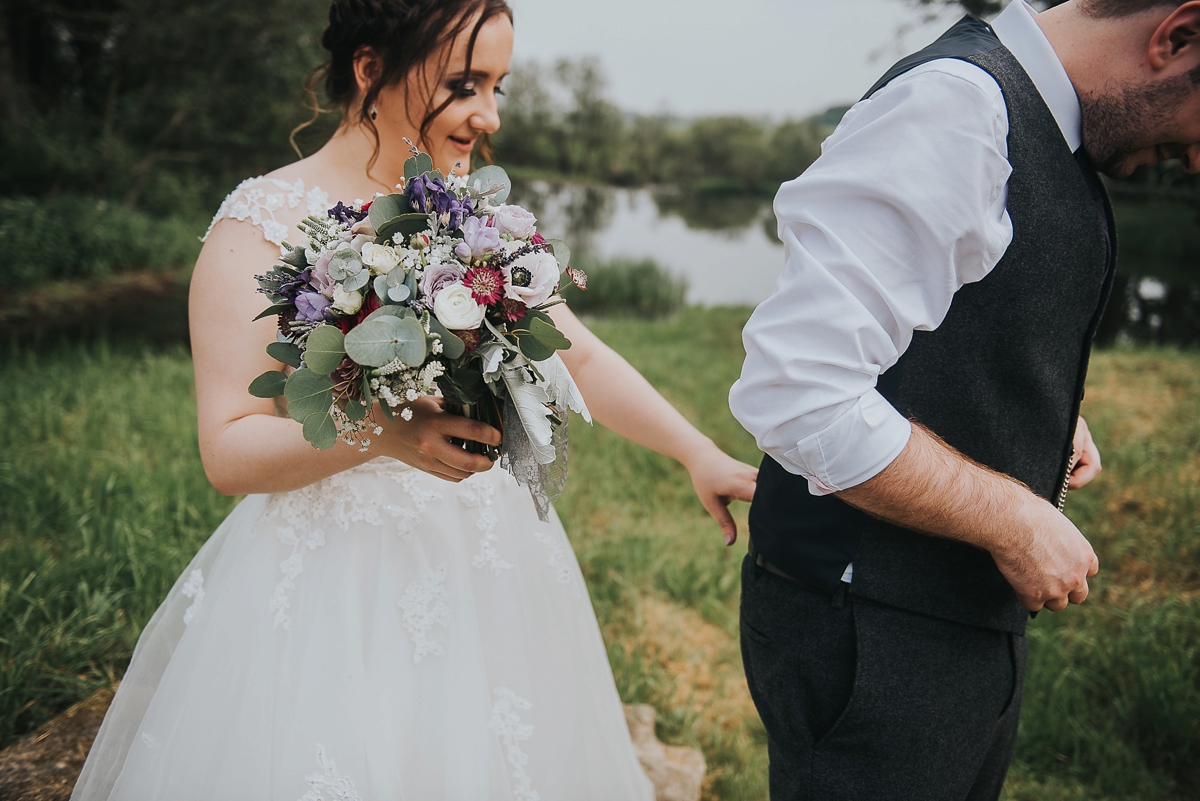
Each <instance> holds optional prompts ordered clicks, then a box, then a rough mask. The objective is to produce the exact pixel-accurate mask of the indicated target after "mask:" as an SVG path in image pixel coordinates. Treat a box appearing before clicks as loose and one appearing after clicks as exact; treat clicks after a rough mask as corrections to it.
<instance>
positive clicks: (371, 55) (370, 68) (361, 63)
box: [354, 45, 382, 97]
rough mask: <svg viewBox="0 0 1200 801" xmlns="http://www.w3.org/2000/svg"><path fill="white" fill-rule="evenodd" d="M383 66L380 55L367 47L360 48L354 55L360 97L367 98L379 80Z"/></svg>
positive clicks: (355, 77)
mask: <svg viewBox="0 0 1200 801" xmlns="http://www.w3.org/2000/svg"><path fill="white" fill-rule="evenodd" d="M381 68H382V64H380V61H379V55H378V54H377V53H376V52H375V51H374V50H373V49H371V48H370V47H367V46H366V45H364V46H362V47H360V48H358V52H356V53H355V54H354V81H355V82H356V83H357V84H358V95H359V97H364V96H366V94H367V92H369V91H371V87H373V86H374V85H375V82H376V81H377V80H379V73H380V70H381Z"/></svg>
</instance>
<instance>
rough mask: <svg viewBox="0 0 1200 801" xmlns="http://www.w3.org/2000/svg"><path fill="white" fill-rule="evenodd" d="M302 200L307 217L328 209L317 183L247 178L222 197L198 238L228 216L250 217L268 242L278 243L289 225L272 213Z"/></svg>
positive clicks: (294, 206)
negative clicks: (307, 183)
mask: <svg viewBox="0 0 1200 801" xmlns="http://www.w3.org/2000/svg"><path fill="white" fill-rule="evenodd" d="M271 189H275V190H278V191H270V190H271ZM301 203H303V204H305V215H306V216H307V215H310V214H315V215H318V216H320V215H323V214H325V213H326V212H327V211H329V206H330V203H329V193H327V192H324V191H322V190H321V188H320V187H316V186H314V187H313V188H312V189H307V188H306V187H305V186H304V181H302V180H299V179H297V181H296V182H295V183H288V182H287V181H281V180H279V179H278V178H263V177H262V176H259V177H258V178H247V179H246V180H245V181H242V182H241V183H240V184H238V186H237V188H236V189H234V190H233V191H232V192H230V193H229V196H228V197H226V198H225V201H224V202H223V203H222V204H221V208H219V209H217V214H216V216H215V217H213V220H212V222H211V223H210V224H209V226H208V230H207V231H205V232H204V236H203V237H201V238H202V239H208V235H209V234H210V233H212V229H213V228H214V227H215V226H216V224H217V223H219V222H220V221H221V220H223V219H225V218H226V217H228V218H230V219H234V220H238V221H243V220H249V221H250V222H251V223H252V224H253V225H257V226H258V227H259V228H261V229H262V232H263V236H264V237H265V238H266V240H267V241H268V242H273V243H274V244H276V245H280V244H282V243H283V240H284V239H286V238H287V235H288V227H287V226H286V225H284V224H283V223H281V222H279V221H278V220H276V219H275V212H277V211H279V210H280V209H284V208H287V209H294V208H296V207H297V206H299V205H300V204H301Z"/></svg>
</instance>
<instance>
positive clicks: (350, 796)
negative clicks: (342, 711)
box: [300, 745, 362, 801]
mask: <svg viewBox="0 0 1200 801" xmlns="http://www.w3.org/2000/svg"><path fill="white" fill-rule="evenodd" d="M317 766H318V767H319V768H320V772H318V773H313V774H310V775H308V776H305V777H304V782H305V784H307V785H308V786H309V788H310V789H309V791H308V792H307V793H305V794H304V795H302V796H301V797H300V801H362V796H361V795H359V794H358V791H357V790H355V789H354V782H352V781H351V780H350V779H348V778H346V777H345V776H343V775H342V774H340V773H338V770H337V765H335V764H334V763H333V760H332V759H330V758H329V757H327V756H325V746H323V745H318V746H317ZM327 794H328V795H327Z"/></svg>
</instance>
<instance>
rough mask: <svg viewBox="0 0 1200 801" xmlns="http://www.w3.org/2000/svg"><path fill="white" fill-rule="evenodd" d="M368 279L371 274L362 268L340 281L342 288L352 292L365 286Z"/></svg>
mask: <svg viewBox="0 0 1200 801" xmlns="http://www.w3.org/2000/svg"><path fill="white" fill-rule="evenodd" d="M370 280H371V274H370V273H369V272H367V271H366V270H363V271H362V272H359V273H355V274H353V275H348V276H346V278H345V280H343V281H342V289H344V290H346V291H347V292H354V291H356V290H359V289H362V288H363V287H365V286H366V285H367V282H368V281H370Z"/></svg>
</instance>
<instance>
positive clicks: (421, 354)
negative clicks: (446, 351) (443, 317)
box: [346, 316, 427, 367]
mask: <svg viewBox="0 0 1200 801" xmlns="http://www.w3.org/2000/svg"><path fill="white" fill-rule="evenodd" d="M426 347H427V345H426V336H425V329H423V328H421V324H420V323H419V322H417V320H416V318H414V317H407V318H400V317H390V316H380V317H377V318H375V319H373V320H365V321H363V323H362V324H361V325H359V326H358V327H357V328H354V329H353V330H351V331H350V333H349V334H347V335H346V352H347V353H348V354H350V358H351V359H353V360H354V361H356V362H358V363H359V364H361V365H363V366H365V367H383V366H384V365H385V364H388V363H389V362H391V361H393V360H395V359H399V360H400V361H402V362H404V363H405V364H407V365H409V366H410V367H416V366H418V365H420V364H421V362H423V361H425V354H426Z"/></svg>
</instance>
